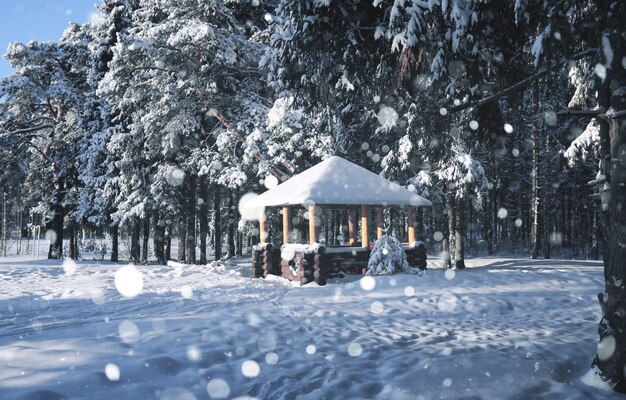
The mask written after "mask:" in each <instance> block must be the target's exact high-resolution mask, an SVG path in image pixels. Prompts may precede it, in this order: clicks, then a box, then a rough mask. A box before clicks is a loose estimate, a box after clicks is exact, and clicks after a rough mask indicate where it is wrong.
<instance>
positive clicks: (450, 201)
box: [446, 193, 456, 268]
mask: <svg viewBox="0 0 626 400" xmlns="http://www.w3.org/2000/svg"><path fill="white" fill-rule="evenodd" d="M446 207H447V208H448V240H449V242H448V248H447V249H446V250H447V251H448V253H449V254H450V264H449V266H448V268H452V266H453V265H454V263H455V262H454V260H453V257H454V256H455V255H456V250H455V248H456V238H455V234H454V232H455V228H456V208H455V207H456V205H455V199H454V193H446Z"/></svg>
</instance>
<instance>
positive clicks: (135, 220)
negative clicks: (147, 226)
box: [130, 217, 141, 263]
mask: <svg viewBox="0 0 626 400" xmlns="http://www.w3.org/2000/svg"><path fill="white" fill-rule="evenodd" d="M140 232H141V223H140V220H139V217H132V218H131V220H130V261H131V262H133V263H138V262H139V257H140V255H141V254H140V249H141V248H140V245H139V234H140Z"/></svg>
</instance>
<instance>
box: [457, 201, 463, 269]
mask: <svg viewBox="0 0 626 400" xmlns="http://www.w3.org/2000/svg"><path fill="white" fill-rule="evenodd" d="M464 210H465V199H457V202H456V212H455V226H454V238H455V243H454V244H455V246H454V266H455V267H456V268H457V269H463V268H465V243H464V236H465V215H463V212H464Z"/></svg>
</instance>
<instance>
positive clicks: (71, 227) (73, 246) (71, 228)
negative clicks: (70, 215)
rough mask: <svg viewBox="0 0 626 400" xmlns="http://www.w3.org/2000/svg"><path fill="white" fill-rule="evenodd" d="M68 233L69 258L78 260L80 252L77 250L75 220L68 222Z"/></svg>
mask: <svg viewBox="0 0 626 400" xmlns="http://www.w3.org/2000/svg"><path fill="white" fill-rule="evenodd" d="M67 228H68V234H69V237H70V254H69V256H70V258H71V259H72V260H78V259H79V258H80V254H79V252H78V235H77V234H76V222H74V221H73V220H70V222H69V224H68V227H67Z"/></svg>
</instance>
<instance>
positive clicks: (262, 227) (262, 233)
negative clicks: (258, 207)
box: [259, 209, 268, 244]
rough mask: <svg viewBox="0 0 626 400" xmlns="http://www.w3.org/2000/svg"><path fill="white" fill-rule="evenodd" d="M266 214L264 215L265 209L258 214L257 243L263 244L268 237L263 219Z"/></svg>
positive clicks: (265, 217)
mask: <svg viewBox="0 0 626 400" xmlns="http://www.w3.org/2000/svg"><path fill="white" fill-rule="evenodd" d="M266 219H267V216H266V215H265V209H263V210H262V211H261V215H259V243H261V244H265V243H266V239H267V237H268V234H267V230H266V229H265V220H266Z"/></svg>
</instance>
